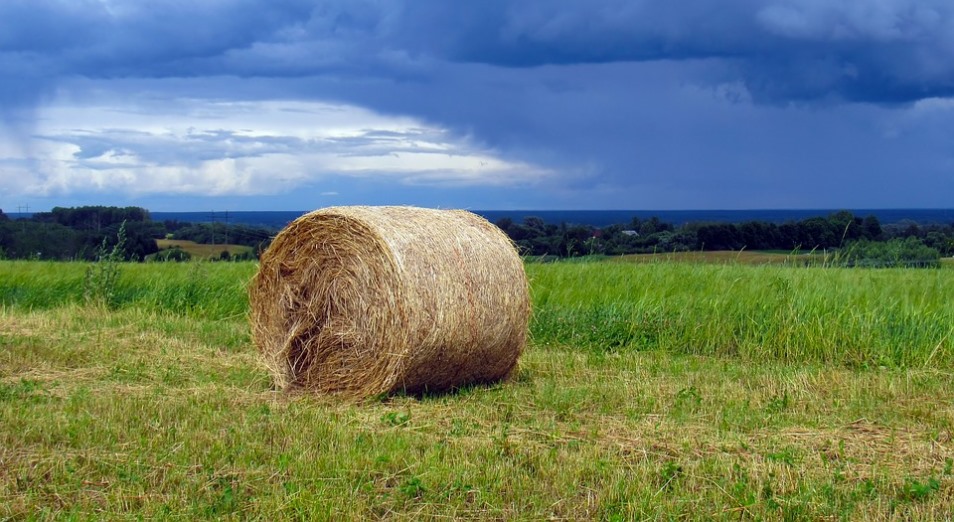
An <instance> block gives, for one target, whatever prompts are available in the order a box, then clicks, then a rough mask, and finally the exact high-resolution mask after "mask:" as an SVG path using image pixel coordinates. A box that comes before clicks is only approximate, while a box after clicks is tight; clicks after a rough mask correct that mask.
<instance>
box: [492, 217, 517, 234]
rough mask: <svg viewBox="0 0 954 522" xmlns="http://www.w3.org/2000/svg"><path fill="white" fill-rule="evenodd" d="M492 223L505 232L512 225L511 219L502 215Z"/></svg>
mask: <svg viewBox="0 0 954 522" xmlns="http://www.w3.org/2000/svg"><path fill="white" fill-rule="evenodd" d="M494 224H495V225H497V228H499V229H500V230H503V231H504V233H506V232H507V231H509V230H510V228H511V227H512V226H513V220H512V219H510V218H508V217H502V218H500V219H498V220H497V222H496V223H494Z"/></svg>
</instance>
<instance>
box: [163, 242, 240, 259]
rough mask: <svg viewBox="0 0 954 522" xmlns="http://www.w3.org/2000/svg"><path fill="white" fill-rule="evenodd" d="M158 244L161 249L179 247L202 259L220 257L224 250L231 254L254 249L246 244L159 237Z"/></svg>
mask: <svg viewBox="0 0 954 522" xmlns="http://www.w3.org/2000/svg"><path fill="white" fill-rule="evenodd" d="M156 245H158V246H159V250H165V249H167V248H176V247H178V248H181V249H182V250H185V251H186V252H188V253H189V254H190V255H192V257H194V258H200V259H204V258H210V257H219V255H221V254H222V252H223V251H228V253H229V255H235V254H241V253H243V252H251V251H252V247H248V246H244V245H206V244H202V243H195V242H193V241H183V240H181V239H157V240H156Z"/></svg>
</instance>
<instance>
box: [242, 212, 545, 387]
mask: <svg viewBox="0 0 954 522" xmlns="http://www.w3.org/2000/svg"><path fill="white" fill-rule="evenodd" d="M249 300H250V304H251V322H252V335H253V338H254V341H255V344H256V345H257V346H258V348H259V350H260V351H261V353H262V355H263V358H264V360H265V363H266V365H267V366H268V368H269V370H270V371H271V373H272V375H273V376H274V379H275V383H276V384H277V385H278V386H279V387H280V388H289V387H304V388H307V389H310V390H314V391H317V392H322V393H336V394H342V395H349V396H355V397H367V396H372V395H378V394H382V393H390V392H396V391H402V390H403V391H408V392H421V391H439V390H446V389H450V388H454V387H457V386H461V385H465V384H470V383H480V382H492V381H496V380H500V379H503V378H506V377H507V376H508V375H509V373H510V372H511V371H512V370H513V368H514V367H515V365H516V363H517V359H518V357H519V356H520V353H521V351H522V350H523V348H524V345H525V344H526V335H527V325H528V322H529V317H530V298H529V291H528V284H527V278H526V274H525V272H524V269H523V263H522V262H521V260H520V257H519V256H518V255H517V252H516V251H515V249H514V247H513V243H512V242H511V241H510V239H509V238H508V237H507V236H506V235H505V234H504V233H503V232H501V231H500V230H499V229H498V228H497V227H496V226H494V225H492V224H491V223H489V222H487V221H486V220H485V219H484V218H482V217H480V216H477V215H475V214H472V213H470V212H466V211H462V210H433V209H423V208H415V207H331V208H325V209H321V210H317V211H315V212H311V213H309V214H306V215H304V216H302V217H300V218H298V219H297V220H295V221H293V222H292V223H291V224H289V225H288V227H286V228H285V230H283V231H282V232H281V233H280V234H279V235H278V236H277V237H276V238H275V240H274V241H273V242H272V244H271V246H270V247H269V248H268V250H267V251H266V252H265V253H264V254H263V255H262V259H261V264H260V267H259V271H258V273H257V274H256V275H255V277H254V278H253V280H252V282H251V285H250V287H249Z"/></svg>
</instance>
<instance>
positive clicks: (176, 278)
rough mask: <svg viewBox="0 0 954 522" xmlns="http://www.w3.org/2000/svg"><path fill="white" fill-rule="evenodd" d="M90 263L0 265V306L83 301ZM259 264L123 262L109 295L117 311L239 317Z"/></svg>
mask: <svg viewBox="0 0 954 522" xmlns="http://www.w3.org/2000/svg"><path fill="white" fill-rule="evenodd" d="M89 266H90V264H89V263H59V262H47V261H0V305H4V306H15V307H22V308H31V309H45V308H53V307H56V306H61V305H68V304H77V303H82V302H83V301H84V299H83V294H84V281H85V279H84V278H85V274H86V272H87V270H88V267H89ZM255 270H256V264H255V263H251V262H242V263H210V262H192V263H181V264H180V263H146V264H141V263H124V264H122V265H121V266H120V268H119V276H118V279H117V281H116V283H115V288H114V289H113V295H112V296H111V300H110V302H111V304H112V305H113V306H114V307H117V308H128V307H135V308H139V309H142V310H146V311H156V312H169V313H175V314H185V315H190V316H193V317H197V318H204V319H224V318H228V317H235V316H238V317H241V316H243V315H244V314H245V312H246V310H247V309H248V297H247V294H246V291H245V288H246V285H247V283H248V280H249V279H251V277H252V275H253V274H254V273H255Z"/></svg>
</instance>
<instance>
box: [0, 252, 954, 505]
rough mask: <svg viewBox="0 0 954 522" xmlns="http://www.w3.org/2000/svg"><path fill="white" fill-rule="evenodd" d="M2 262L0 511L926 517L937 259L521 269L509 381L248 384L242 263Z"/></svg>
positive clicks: (949, 376) (941, 287) (943, 361)
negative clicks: (374, 391) (90, 291)
mask: <svg viewBox="0 0 954 522" xmlns="http://www.w3.org/2000/svg"><path fill="white" fill-rule="evenodd" d="M88 266H89V265H88V264H86V263H52V262H30V261H0V520H6V519H13V520H20V519H28V520H29V519H77V520H94V519H183V520H195V519H206V520H219V519H259V520H368V519H372V520H374V519H389V520H391V519H395V520H483V519H495V520H500V519H506V520H512V519H522V520H613V521H624V520H644V519H663V520H672V519H678V520H949V519H950V516H951V513H954V300H952V299H951V298H950V296H951V295H954V270H925V269H881V270H872V269H831V268H820V267H814V268H804V267H799V268H795V267H791V266H784V265H771V264H768V265H763V266H750V265H747V264H737V263H722V264H699V263H690V262H657V263H618V262H583V263H563V262H560V263H552V264H543V263H532V264H528V265H527V271H528V275H529V276H530V279H531V285H532V295H533V306H534V319H533V322H532V326H531V337H532V341H531V343H530V345H529V346H528V348H527V350H526V352H525V353H524V355H523V357H522V358H521V361H520V366H519V370H518V371H517V373H516V375H515V378H514V379H513V380H512V381H511V382H507V383H501V384H497V385H493V386H480V387H469V388H466V389H463V390H458V391H456V392H454V393H449V394H444V395H437V396H424V397H405V396H397V397H390V398H384V399H379V400H373V401H369V402H366V403H359V404H355V403H350V402H345V401H340V400H336V399H334V398H328V397H313V396H308V395H303V394H295V393H282V392H278V391H275V390H273V388H272V386H271V382H270V380H269V374H268V372H267V371H266V370H265V368H264V367H263V365H262V364H261V363H260V361H259V358H258V354H257V352H256V350H255V347H254V346H253V345H252V344H251V342H250V337H249V327H248V323H247V319H246V313H247V309H248V303H247V297H246V295H247V294H246V283H247V282H248V280H249V278H251V277H252V275H253V274H254V273H255V270H256V268H257V265H256V264H255V263H252V262H239V263H202V262H193V263H154V264H128V265H122V266H121V267H120V274H119V279H118V280H117V285H116V287H115V288H114V289H113V290H114V291H113V292H110V293H109V294H108V295H109V296H110V298H109V301H108V302H107V303H105V304H86V303H85V302H84V300H83V287H84V284H86V283H84V274H85V272H86V269H87V267H88Z"/></svg>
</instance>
